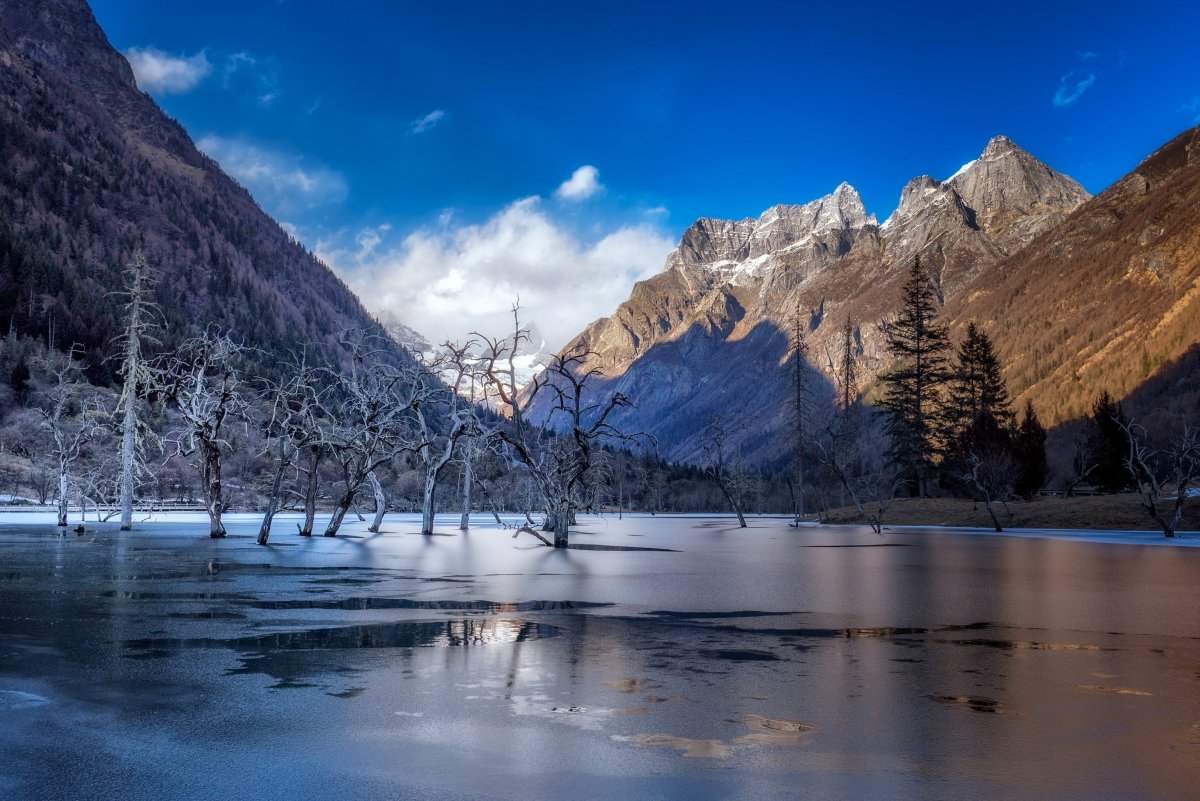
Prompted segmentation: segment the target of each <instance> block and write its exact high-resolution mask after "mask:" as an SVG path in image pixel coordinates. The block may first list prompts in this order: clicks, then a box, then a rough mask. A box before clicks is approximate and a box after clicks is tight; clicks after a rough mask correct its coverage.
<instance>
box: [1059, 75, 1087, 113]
mask: <svg viewBox="0 0 1200 801" xmlns="http://www.w3.org/2000/svg"><path fill="white" fill-rule="evenodd" d="M1095 82H1096V76H1095V75H1092V74H1089V75H1088V76H1087V77H1086V78H1078V76H1077V72H1076V70H1071V71H1070V72H1068V73H1067V74H1066V75H1064V76H1062V78H1060V79H1059V81H1058V91H1057V92H1055V93H1054V105H1056V106H1069V105H1071V104H1072V103H1074V102H1075V101H1076V100H1078V99H1079V98H1080V97H1082V96H1083V93H1084V92H1086V91H1087V90H1088V89H1090V88H1091V87H1092V84H1094V83H1095Z"/></svg>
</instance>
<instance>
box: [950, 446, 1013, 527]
mask: <svg viewBox="0 0 1200 801" xmlns="http://www.w3.org/2000/svg"><path fill="white" fill-rule="evenodd" d="M965 468H966V469H965V470H964V475H963V476H962V479H963V480H964V481H965V482H966V483H967V485H968V486H970V487H971V488H972V489H973V490H974V491H975V495H976V497H977V498H978V499H979V500H981V501H982V502H983V506H984V508H985V509H987V513H988V515H989V516H990V517H991V518H992V525H993V526H994V527H995V529H996V531H998V532H999V531H1004V526H1002V525H1001V524H1000V518H999V517H998V516H997V515H996V504H1001V505H1004V506H1006V507H1007V504H1008V501H1009V500H1010V499H1011V498H1012V496H1013V487H1015V486H1016V482H1017V463H1016V460H1015V459H1013V457H1012V454H1011V453H1009V452H1008V450H1007V449H1004V448H987V449H983V450H975V451H971V452H970V453H969V454H967V459H966V465H965Z"/></svg>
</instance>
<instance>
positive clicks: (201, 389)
mask: <svg viewBox="0 0 1200 801" xmlns="http://www.w3.org/2000/svg"><path fill="white" fill-rule="evenodd" d="M243 350H244V348H243V346H242V345H240V344H239V343H237V342H234V341H233V339H231V338H230V337H229V335H228V334H225V333H220V332H217V331H215V330H209V331H206V332H205V333H203V334H201V335H200V336H197V337H193V338H192V339H190V340H188V341H187V342H185V343H184V344H183V345H182V346H181V347H180V349H179V351H178V352H176V353H175V354H173V355H172V356H171V357H170V358H169V359H168V361H167V365H166V367H165V369H164V374H165V376H166V395H167V397H168V399H169V400H171V401H173V402H174V404H175V406H176V408H177V410H178V412H179V415H180V417H181V419H182V422H183V427H182V429H181V430H179V431H175V432H172V433H171V434H169V435H168V436H167V438H166V441H167V442H169V443H170V444H171V445H172V452H173V454H174V455H177V456H181V457H185V458H187V457H192V456H195V457H196V460H195V465H196V467H197V469H198V471H199V473H200V483H201V485H202V491H203V493H204V507H205V511H207V512H208V520H209V536H210V537H214V538H216V537H224V536H225V535H226V531H225V525H224V523H223V522H222V520H221V515H222V513H223V511H224V504H225V500H224V496H223V487H222V484H221V459H222V456H223V455H224V452H225V451H227V450H229V448H230V444H229V441H228V440H227V439H226V434H227V431H228V426H227V423H230V422H233V421H236V420H245V419H246V410H247V408H248V406H249V400H248V398H247V397H246V394H245V392H244V390H243V387H242V383H241V381H240V379H239V377H238V372H237V368H238V360H239V358H240V357H241V355H242V352H243Z"/></svg>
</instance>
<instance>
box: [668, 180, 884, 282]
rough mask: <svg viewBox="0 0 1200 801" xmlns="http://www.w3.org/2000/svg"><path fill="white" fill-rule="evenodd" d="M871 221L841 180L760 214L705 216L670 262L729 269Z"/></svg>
mask: <svg viewBox="0 0 1200 801" xmlns="http://www.w3.org/2000/svg"><path fill="white" fill-rule="evenodd" d="M871 222H872V218H870V217H868V216H867V211H866V208H865V207H864V206H863V202H862V198H861V197H859V194H858V192H857V190H855V189H854V187H852V186H850V184H848V183H845V182H842V183H841V184H839V185H838V187H837V188H836V189H834V191H833V192H831V193H829V194H828V195H825V196H824V197H820V198H817V199H816V200H813V201H810V202H808V203H805V204H803V205H798V206H797V205H788V204H780V205H776V206H771V207H770V208H769V209H767V210H766V211H764V212H763V213H762V214H760V215H759V216H758V218H757V219H752V218H749V217H747V218H746V219H744V220H717V219H713V218H711V217H701V218H700V219H699V220H696V222H694V223H692V225H691V226H690V227H689V228H688V229H687V231H685V232H684V234H683V237H682V238H681V239H680V242H679V247H678V248H677V249H676V250H675V252H674V253H672V254H671V257H670V258H669V259H668V265H669V266H670V265H671V264H675V265H686V264H691V265H703V266H707V267H718V268H726V267H729V266H731V265H734V264H739V263H741V262H745V261H747V260H752V259H760V258H762V257H765V256H769V255H771V254H774V253H777V252H779V251H781V250H786V249H788V248H793V247H801V246H804V245H806V244H808V243H813V242H816V241H817V240H819V239H822V238H824V237H827V236H830V235H835V236H836V235H838V234H839V233H846V232H853V231H855V230H857V229H860V228H862V227H863V226H864V225H867V224H868V223H871Z"/></svg>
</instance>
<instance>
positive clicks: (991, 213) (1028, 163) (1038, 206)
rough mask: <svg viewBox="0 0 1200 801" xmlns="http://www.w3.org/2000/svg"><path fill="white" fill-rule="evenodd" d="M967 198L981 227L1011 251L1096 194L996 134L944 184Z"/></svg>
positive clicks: (965, 199) (965, 201)
mask: <svg viewBox="0 0 1200 801" xmlns="http://www.w3.org/2000/svg"><path fill="white" fill-rule="evenodd" d="M945 185H947V186H950V187H953V188H954V190H955V191H956V192H958V194H959V195H960V196H961V197H962V200H963V203H964V204H965V205H966V206H967V207H968V208H970V209H971V210H972V211H973V212H974V215H975V220H976V222H977V223H978V225H979V227H980V228H982V229H983V230H984V231H985V232H987V234H988V235H989V236H990V237H991V238H992V239H993V240H994V241H995V242H996V244H997V245H998V246H999V247H1000V248H1001V250H1002V251H1004V252H1006V253H1012V252H1015V251H1016V250H1018V249H1019V248H1021V247H1022V246H1024V245H1025V244H1026V243H1027V242H1029V241H1030V240H1031V239H1032V238H1033V237H1034V236H1035V235H1036V234H1037V233H1039V232H1041V231H1043V230H1045V229H1046V228H1048V227H1051V226H1053V225H1056V224H1058V223H1059V222H1061V221H1062V220H1063V219H1064V218H1065V217H1066V215H1068V214H1070V213H1071V212H1072V211H1074V210H1075V209H1076V208H1078V207H1079V206H1080V205H1081V204H1082V203H1083V202H1084V201H1086V200H1088V199H1089V198H1090V197H1091V195H1090V194H1088V192H1087V191H1086V190H1085V189H1084V188H1083V187H1082V186H1080V185H1079V184H1078V183H1077V182H1076V181H1075V180H1074V179H1073V178H1071V177H1069V176H1066V175H1063V174H1062V173H1060V172H1057V171H1055V170H1052V169H1051V168H1050V167H1048V166H1046V165H1045V164H1044V163H1042V162H1041V161H1039V160H1038V159H1036V158H1034V157H1033V156H1032V155H1030V154H1029V153H1028V152H1027V151H1025V150H1023V149H1021V148H1020V147H1019V146H1017V144H1016V143H1014V142H1013V141H1012V140H1011V139H1009V138H1008V137H1006V136H995V137H992V139H991V141H989V142H988V143H987V147H985V148H984V149H983V152H982V153H980V154H979V158H977V159H975V161H973V162H969V163H968V164H966V165H964V167H963V169H961V170H959V171H958V172H957V173H956V174H955V175H954V176H953V177H951V178H950V179H948V180H947V181H946V182H945Z"/></svg>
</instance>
